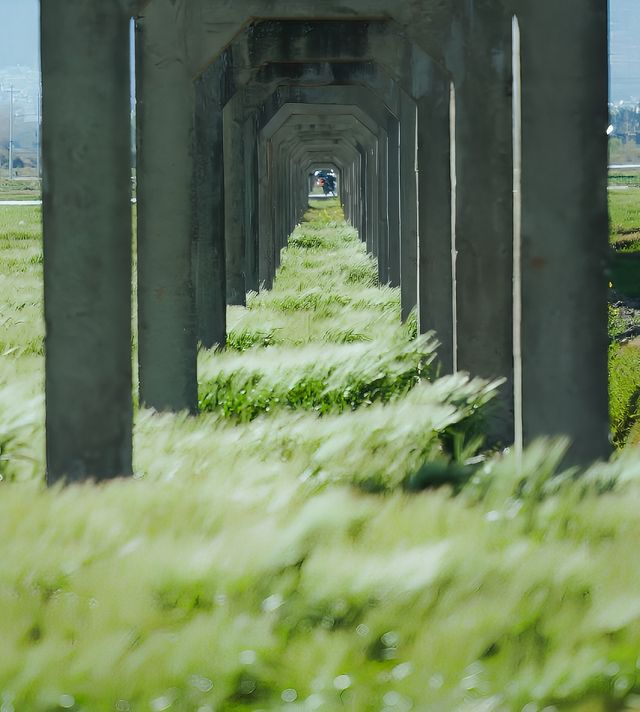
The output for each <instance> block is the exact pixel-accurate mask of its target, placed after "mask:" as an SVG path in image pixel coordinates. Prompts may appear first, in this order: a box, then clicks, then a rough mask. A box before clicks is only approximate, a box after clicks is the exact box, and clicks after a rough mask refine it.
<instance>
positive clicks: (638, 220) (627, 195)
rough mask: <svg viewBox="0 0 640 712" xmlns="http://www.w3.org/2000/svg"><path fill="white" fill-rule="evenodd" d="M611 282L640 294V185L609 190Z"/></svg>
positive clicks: (624, 291) (622, 291)
mask: <svg viewBox="0 0 640 712" xmlns="http://www.w3.org/2000/svg"><path fill="white" fill-rule="evenodd" d="M609 223H610V239H611V244H612V246H613V248H614V254H613V255H612V257H611V260H610V263H609V271H610V278H611V282H612V283H613V286H614V288H615V289H616V291H617V292H619V293H620V294H623V295H626V296H628V297H634V298H638V297H640V188H631V189H629V190H624V191H610V192H609Z"/></svg>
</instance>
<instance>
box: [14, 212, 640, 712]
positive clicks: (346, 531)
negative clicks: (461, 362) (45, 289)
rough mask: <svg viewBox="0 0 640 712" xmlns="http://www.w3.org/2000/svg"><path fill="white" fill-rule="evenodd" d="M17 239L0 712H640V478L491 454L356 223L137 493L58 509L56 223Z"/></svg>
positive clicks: (310, 251) (157, 422)
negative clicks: (48, 457) (47, 381)
mask: <svg viewBox="0 0 640 712" xmlns="http://www.w3.org/2000/svg"><path fill="white" fill-rule="evenodd" d="M18 211H19V212H11V213H10V212H6V213H2V212H0V220H4V222H3V223H2V225H1V227H0V235H1V237H0V239H1V240H2V252H1V253H0V290H1V291H2V301H1V302H0V303H2V305H3V307H2V309H3V312H2V317H1V318H2V319H3V320H5V324H6V328H5V329H4V330H3V339H4V342H3V350H2V357H1V359H0V475H1V476H2V478H3V482H2V484H0V561H1V562H2V565H1V566H0V611H1V612H2V613H1V615H0V704H1V708H2V712H10V711H15V712H21V711H22V710H26V711H27V712H32V711H33V712H40V711H42V712H53V711H54V710H55V711H61V710H76V711H80V710H83V711H84V712H95V711H97V712H101V711H102V710H105V711H106V710H115V711H116V712H131V711H135V712H137V711H138V710H140V711H142V710H144V711H147V710H150V711H151V712H162V711H163V710H176V711H188V712H190V711H192V710H193V711H194V712H211V711H213V710H215V711H221V712H240V711H243V710H246V711H249V710H251V711H252V712H259V711H260V710H263V711H266V710H269V711H271V710H283V711H285V712H289V711H290V712H294V711H297V712H306V711H313V710H323V711H326V712H337V711H339V710H349V711H351V712H368V711H369V710H371V711H372V712H373V711H375V712H383V711H384V712H392V711H403V710H404V711H409V710H420V711H424V712H431V711H435V712H449V711H451V712H457V711H458V710H462V711H463V712H464V711H470V712H471V711H474V712H481V711H482V712H503V711H507V712H510V711H511V710H513V711H515V712H522V711H523V710H524V712H533V711H534V710H537V711H539V712H543V711H544V712H553V710H570V711H572V712H612V711H613V710H620V711H622V710H627V711H629V712H630V711H631V710H638V709H640V671H639V669H640V662H639V659H638V651H639V650H640V598H639V597H638V591H639V590H640V567H639V566H638V554H637V545H636V541H637V539H638V537H639V536H640V518H639V517H638V514H637V513H638V508H639V506H640V457H638V455H637V453H636V452H635V451H634V450H632V449H628V450H625V451H623V452H622V453H620V454H619V455H618V456H617V457H616V458H615V459H614V460H613V461H612V462H611V463H608V464H600V465H596V466H594V467H593V468H592V469H591V470H590V471H589V472H587V473H586V474H583V476H582V477H581V479H579V480H577V479H576V473H574V472H565V473H561V467H560V466H559V464H558V463H559V462H560V460H561V457H562V453H563V449H564V445H563V443H549V442H544V443H540V444H539V445H537V446H534V447H532V448H530V449H529V451H528V452H527V453H526V455H525V457H524V460H523V461H522V462H517V461H516V459H515V458H514V457H513V456H512V455H510V454H509V453H497V454H496V453H486V452H483V450H482V441H481V439H479V434H480V433H481V430H482V420H483V417H484V415H485V414H486V412H487V409H488V408H490V407H491V397H492V394H493V393H494V391H495V388H496V386H495V384H489V383H486V382H483V381H480V380H473V379H470V378H468V377H465V376H464V375H458V376H455V377H449V378H444V379H435V378H434V367H433V362H432V358H433V349H434V343H433V340H432V339H430V338H429V337H424V338H421V339H415V338H414V334H413V333H412V328H411V326H410V325H409V326H402V325H400V323H399V295H398V291H397V290H394V289H389V288H380V287H378V286H377V284H376V276H375V275H376V272H375V266H374V264H373V262H372V261H371V260H370V259H369V258H368V257H367V256H366V254H365V252H364V248H363V246H362V244H361V243H360V242H359V241H358V239H357V236H356V235H355V233H354V231H353V230H352V229H351V228H349V227H348V226H347V225H345V224H344V223H343V222H342V219H341V216H340V213H339V211H338V210H337V209H336V207H335V205H332V206H329V207H327V206H326V204H323V205H322V206H319V207H318V208H315V209H311V210H310V211H309V213H308V216H307V222H305V223H304V224H303V225H302V226H301V227H300V228H298V229H297V230H296V232H295V233H294V235H293V237H292V239H291V242H290V247H289V249H288V250H287V251H286V252H285V254H284V256H283V261H282V268H281V270H280V273H279V275H278V277H277V280H276V284H275V287H274V290H273V291H272V292H270V293H266V294H260V295H252V296H251V297H250V299H249V301H248V306H247V308H246V309H245V308H240V307H234V308H232V309H230V312H229V323H230V326H231V332H230V339H229V341H230V348H228V349H227V351H226V352H224V353H218V354H215V353H207V352H203V353H202V354H201V355H200V359H199V373H200V399H201V406H202V409H203V411H205V412H204V413H203V414H202V415H201V416H200V417H199V418H197V419H196V418H191V417H187V416H186V415H157V414H154V413H151V412H149V411H144V410H143V411H140V412H138V413H137V415H136V426H135V471H136V477H135V478H133V479H131V480H129V481H118V482H113V483H110V484H107V485H102V486H100V487H94V486H90V485H87V486H80V487H70V488H67V489H64V490H63V489H54V490H46V489H45V488H44V487H43V485H42V469H43V438H42V431H43V404H42V398H41V395H40V394H41V389H42V365H43V357H42V324H41V318H40V308H41V295H40V290H41V286H40V285H41V270H42V265H41V252H40V245H39V228H38V225H37V220H38V216H39V213H38V211H37V210H34V211H29V209H27V208H20V209H18ZM25 211H28V212H25ZM7 216H9V217H7ZM18 216H20V217H18ZM21 221H22V222H23V223H24V224H22V225H20V224H19V223H20V222H21ZM318 284H321V285H322V289H319V288H318V287H317V285H318ZM71 399H72V394H70V405H71ZM623 411H624V406H621V416H620V417H626V415H625V413H624V412H623Z"/></svg>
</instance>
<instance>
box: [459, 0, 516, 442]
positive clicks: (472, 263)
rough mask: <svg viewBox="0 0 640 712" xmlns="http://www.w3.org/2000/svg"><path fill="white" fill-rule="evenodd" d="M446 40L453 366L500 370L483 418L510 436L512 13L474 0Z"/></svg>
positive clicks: (499, 434)
mask: <svg viewBox="0 0 640 712" xmlns="http://www.w3.org/2000/svg"><path fill="white" fill-rule="evenodd" d="M474 5H475V7H474V13H473V15H472V17H469V18H465V21H464V22H463V23H461V24H460V26H459V27H457V30H456V31H457V35H458V36H457V37H455V38H454V41H453V42H452V44H451V47H452V54H453V56H452V57H451V65H452V67H453V74H454V81H455V82H456V108H455V116H456V126H455V129H456V184H457V196H456V235H455V240H456V249H457V262H456V286H457V346H458V348H457V363H458V368H459V369H461V370H464V371H469V372H470V373H473V374H477V375H479V376H483V377H486V378H494V377H505V378H506V379H507V382H506V383H505V385H503V386H502V388H501V391H500V400H499V402H498V403H497V405H496V407H495V408H494V411H493V418H492V420H491V422H490V423H489V427H490V430H491V434H492V436H493V438H494V439H495V440H496V441H497V442H502V443H511V442H513V434H514V430H513V422H514V421H513V164H512V107H511V91H512V90H511V86H512V78H511V18H510V16H508V15H507V14H505V13H503V11H502V9H501V7H500V6H499V5H498V6H496V5H493V4H489V3H479V2H476V3H475V4H474Z"/></svg>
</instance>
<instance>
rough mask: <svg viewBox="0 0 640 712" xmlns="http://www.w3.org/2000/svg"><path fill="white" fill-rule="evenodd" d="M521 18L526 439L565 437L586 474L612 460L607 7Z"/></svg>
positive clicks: (542, 9) (544, 5) (537, 11)
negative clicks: (592, 463)
mask: <svg viewBox="0 0 640 712" xmlns="http://www.w3.org/2000/svg"><path fill="white" fill-rule="evenodd" d="M519 17H520V28H521V42H522V44H521V47H522V264H521V268H522V373H523V379H522V398H523V401H522V403H523V427H524V439H525V442H531V440H533V439H534V438H536V437H539V436H541V435H547V434H554V435H568V436H569V437H570V438H571V440H572V441H573V446H572V449H571V451H570V453H569V458H568V461H569V462H570V463H578V464H586V463H588V462H590V461H592V460H594V459H596V458H601V457H607V456H608V455H609V452H610V445H609V442H608V434H609V416H608V396H607V328H606V325H607V281H608V280H607V277H606V275H605V265H606V262H607V251H608V225H607V190H606V186H607V138H606V128H607V125H608V116H607V74H608V65H607V11H606V3H604V2H599V1H596V0H593V1H590V2H578V1H577V0H563V2H562V3H560V4H558V3H553V2H549V0H540V1H539V2H536V3H535V4H532V5H530V4H528V3H522V7H521V9H520V10H519ZM567 37H571V41H570V42H568V41H567ZM541 47H544V51H543V52H541V51H540V48H541ZM550 68H551V69H550Z"/></svg>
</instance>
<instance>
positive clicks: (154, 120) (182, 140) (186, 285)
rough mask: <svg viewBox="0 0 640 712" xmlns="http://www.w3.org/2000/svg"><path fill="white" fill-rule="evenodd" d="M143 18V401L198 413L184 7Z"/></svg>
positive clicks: (163, 3)
mask: <svg viewBox="0 0 640 712" xmlns="http://www.w3.org/2000/svg"><path fill="white" fill-rule="evenodd" d="M147 11H148V12H145V15H144V16H143V17H142V18H140V19H139V20H138V21H137V24H136V27H137V31H136V37H137V42H138V43H137V62H136V76H137V81H136V97H137V117H138V342H139V349H138V362H139V378H140V400H141V402H142V403H143V404H145V405H147V406H149V407H152V408H156V409H157V410H167V409H168V410H188V411H190V412H195V411H196V410H197V401H198V396H197V376H196V352H197V341H196V310H195V297H194V287H193V281H192V267H191V252H192V212H193V211H192V208H193V205H192V178H193V154H192V133H193V107H194V100H195V95H194V86H193V82H192V80H191V75H190V72H189V69H188V66H187V64H188V62H187V58H186V56H185V51H186V47H185V45H184V43H183V41H182V38H183V37H184V34H183V33H184V31H185V28H184V26H183V23H184V20H185V16H184V3H183V2H179V3H177V4H174V3H173V2H171V0H153V3H152V4H151V5H149V6H148V8H147ZM160 58H162V59H160Z"/></svg>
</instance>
